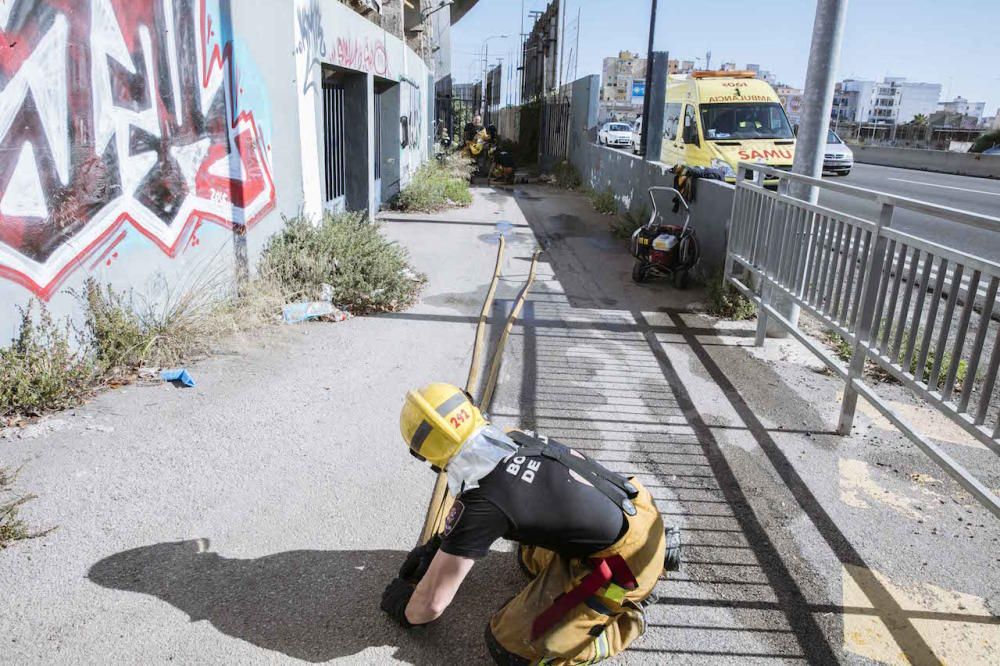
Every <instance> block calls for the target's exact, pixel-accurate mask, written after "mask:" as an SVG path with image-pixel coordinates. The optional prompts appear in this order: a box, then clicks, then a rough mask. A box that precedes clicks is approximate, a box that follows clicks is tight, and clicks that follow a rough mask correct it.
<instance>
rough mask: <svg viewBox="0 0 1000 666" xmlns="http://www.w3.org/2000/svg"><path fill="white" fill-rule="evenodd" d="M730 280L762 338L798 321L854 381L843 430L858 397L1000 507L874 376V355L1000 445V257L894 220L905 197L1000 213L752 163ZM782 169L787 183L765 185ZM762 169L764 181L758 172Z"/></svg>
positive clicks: (736, 205)
mask: <svg viewBox="0 0 1000 666" xmlns="http://www.w3.org/2000/svg"><path fill="white" fill-rule="evenodd" d="M739 174H740V179H739V181H738V182H737V184H736V195H735V198H734V200H733V211H732V221H731V227H730V230H729V248H728V252H727V254H726V273H725V275H726V280H727V281H728V282H729V283H730V284H732V285H733V286H735V287H736V288H737V289H738V290H739V291H740V292H742V293H743V294H744V295H745V296H746V297H748V298H750V299H751V300H753V301H754V302H755V303H756V304H757V305H758V314H759V316H758V322H757V344H758V345H762V344H763V343H764V336H765V332H766V328H767V325H768V321H771V322H774V323H777V324H779V325H780V326H781V327H783V328H784V329H786V330H788V332H789V333H791V334H792V335H793V336H794V337H795V338H797V339H798V340H799V341H800V342H802V344H804V345H805V346H806V347H808V348H809V349H810V350H811V351H812V352H813V353H815V354H816V355H817V356H819V357H820V358H821V359H822V360H823V361H824V362H825V363H826V364H827V366H829V367H830V369H831V370H832V371H833V372H834V373H836V374H837V375H839V376H840V377H841V378H842V379H843V380H844V381H845V382H846V387H845V391H844V400H843V404H842V407H841V416H840V423H839V428H838V431H839V432H840V433H841V434H848V433H849V432H850V430H851V427H852V424H853V422H854V413H855V407H856V405H857V399H858V396H863V397H864V398H865V399H867V400H868V401H869V402H870V403H871V404H872V405H873V406H874V407H875V408H876V409H877V410H878V411H879V412H881V413H882V415H883V416H885V417H886V418H887V419H888V420H889V421H891V422H892V423H893V424H894V425H895V426H896V427H897V428H899V429H900V431H902V432H903V433H904V434H905V435H906V436H907V437H909V438H910V440H912V441H913V442H914V443H915V444H917V446H919V447H920V448H921V449H922V450H923V451H924V452H925V453H926V454H927V455H928V456H929V457H930V458H931V459H932V460H933V461H934V462H935V463H937V465H939V466H940V467H941V468H942V469H943V470H944V471H945V472H947V473H948V474H949V475H951V476H952V477H953V478H954V479H955V480H956V481H958V483H959V484H961V485H962V486H963V487H964V488H965V489H966V490H967V491H968V492H969V493H971V494H972V495H973V496H974V497H975V498H976V499H977V500H979V501H980V502H981V503H982V504H983V505H985V506H986V507H987V508H988V509H989V510H990V511H992V512H993V514H994V515H996V516H997V517H1000V499H998V498H997V497H996V495H995V494H994V493H993V492H992V491H991V490H990V489H989V488H988V487H987V486H986V485H985V484H983V483H982V482H981V481H979V480H978V479H977V478H976V477H975V476H974V475H973V473H971V472H970V471H969V470H967V469H965V468H964V467H963V466H962V465H960V464H959V463H958V462H957V461H955V460H954V459H953V458H952V457H951V456H949V455H948V453H947V452H945V451H944V450H943V449H942V448H941V447H940V446H938V445H937V444H936V443H934V442H933V441H931V440H930V439H928V438H927V437H925V436H923V435H921V434H920V433H919V432H917V430H916V429H915V428H914V427H912V426H911V425H910V424H908V423H907V422H906V421H905V420H904V419H903V418H902V417H901V416H900V415H899V414H898V413H897V412H896V411H895V410H894V409H893V407H892V406H891V404H890V403H889V402H887V401H885V400H883V399H882V398H881V397H880V396H879V395H878V394H877V393H876V385H873V384H870V383H868V382H867V381H866V376H865V365H866V363H867V364H874V365H875V366H876V367H877V368H879V369H881V370H882V371H883V372H885V373H887V374H889V375H891V376H892V377H894V378H895V379H896V380H898V381H899V382H900V383H901V384H903V385H904V386H905V387H906V388H908V389H909V390H910V391H912V392H913V393H914V394H915V395H917V396H918V397H920V398H922V399H923V400H925V401H926V402H927V403H928V404H930V405H931V406H933V407H934V408H935V409H936V410H937V411H938V412H939V413H941V414H942V415H944V416H947V417H948V418H949V419H951V420H952V421H954V422H955V423H957V424H958V425H959V426H961V427H962V428H963V429H964V430H965V431H966V432H968V433H969V434H971V435H972V436H973V437H975V438H976V439H977V440H978V441H979V442H981V443H983V444H984V445H985V446H986V447H987V448H988V449H990V450H992V451H993V453H997V454H1000V405H998V403H1000V401H998V400H997V399H996V398H995V397H994V391H995V389H996V379H997V372H998V370H1000V330H998V329H1000V326H998V325H997V322H995V321H993V313H994V309H995V307H996V297H997V291H998V287H1000V264H996V263H993V262H991V261H987V260H985V259H981V258H979V257H974V256H972V255H969V254H966V253H964V252H960V251H958V250H955V249H953V248H949V247H945V246H942V245H938V244H936V243H932V242H930V241H927V240H925V239H923V238H920V237H917V236H913V235H911V234H907V233H904V232H902V231H899V230H897V229H894V228H893V227H892V218H893V212H894V211H895V209H897V208H901V209H907V210H912V211H917V212H920V213H923V214H925V215H930V216H933V217H935V218H937V219H941V220H948V221H950V222H956V223H960V224H965V225H968V226H970V227H977V228H981V229H989V230H991V231H1000V218H995V217H990V216H986V215H978V214H974V213H967V212H964V211H959V210H955V209H952V208H945V207H943V206H937V205H934V204H929V203H925V202H922V201H915V200H913V199H906V198H902V197H894V196H891V195H888V194H885V193H881V192H874V191H871V190H865V189H862V188H858V187H851V186H849V185H842V184H839V183H831V182H828V181H823V180H820V179H814V178H807V177H805V176H800V175H797V174H792V173H789V172H786V171H780V170H777V169H772V168H770V167H765V166H762V165H757V164H747V163H741V164H740V165H739ZM764 178H767V179H768V180H771V179H777V180H778V190H777V191H776V192H775V191H771V190H769V189H766V188H765V187H764V186H763V180H764ZM751 179H752V180H751ZM791 183H797V184H800V185H804V186H814V187H818V188H821V189H826V190H831V191H836V192H839V193H841V194H846V195H849V196H851V197H855V198H857V199H864V200H868V201H874V202H876V203H878V204H879V205H880V206H881V214H880V216H879V219H878V220H876V221H871V220H865V219H861V218H858V217H854V216H852V215H848V214H846V213H841V212H839V211H835V210H832V209H830V208H825V207H823V206H819V205H816V204H811V203H808V202H806V201H803V200H801V199H798V198H794V197H791V196H789V195H788V192H787V191H788V188H789V185H790V184H791ZM781 297H784V298H785V299H790V300H792V301H793V302H794V303H796V304H798V305H799V306H800V307H801V308H802V309H803V310H805V311H807V312H809V313H810V314H812V315H813V316H815V317H817V318H818V319H819V320H820V321H822V322H823V324H824V325H825V326H827V327H828V328H830V329H832V330H833V331H836V332H837V333H838V334H839V335H840V336H842V337H843V339H844V340H846V341H847V343H848V344H849V345H850V346H851V349H852V357H851V362H850V366H849V368H848V369H846V370H845V369H844V368H842V367H841V365H840V364H839V363H837V361H836V360H835V358H834V357H833V356H832V354H831V353H830V352H828V351H826V350H825V349H824V348H823V347H821V346H820V345H819V344H817V343H816V342H815V341H814V340H812V339H811V338H809V337H808V336H806V335H805V334H803V333H802V332H801V331H799V330H798V329H797V327H795V326H794V325H792V323H791V322H790V321H789V320H788V319H787V318H786V317H785V316H784V315H783V314H782V313H781V312H779V311H778V310H777V309H776V308H775V307H774V305H773V303H774V301H775V299H776V298H781Z"/></svg>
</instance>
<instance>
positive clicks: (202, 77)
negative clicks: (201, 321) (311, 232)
mask: <svg viewBox="0 0 1000 666" xmlns="http://www.w3.org/2000/svg"><path fill="white" fill-rule="evenodd" d="M206 3H207V0H88V1H87V2H80V0H20V2H19V3H17V4H16V8H17V9H16V12H17V15H16V17H14V18H11V17H6V16H4V15H3V13H2V12H0V44H4V45H9V48H5V49H4V51H3V52H2V57H0V278H5V279H9V280H12V281H14V282H17V283H18V284H21V285H23V286H24V287H26V288H28V289H30V290H31V291H32V292H34V293H35V294H36V295H37V296H39V297H40V298H42V299H48V298H49V297H51V295H52V294H53V293H54V292H55V290H56V289H58V287H59V285H60V284H61V283H62V282H63V281H64V280H65V279H66V278H67V277H68V276H69V275H70V274H71V273H72V272H73V271H74V270H75V269H76V268H77V267H79V266H82V265H83V264H84V263H85V262H88V260H90V261H89V262H88V263H89V266H90V267H91V269H95V268H98V267H99V266H101V265H103V266H110V265H111V263H112V260H114V259H116V258H117V257H118V254H119V252H122V253H123V256H124V253H125V252H126V249H127V248H129V247H130V245H129V244H126V245H122V246H120V247H119V243H121V242H122V240H123V239H124V238H125V235H126V225H130V226H131V227H132V228H134V229H135V230H137V231H138V232H139V233H141V234H142V235H143V236H144V237H146V238H148V239H149V240H150V241H152V242H153V243H154V244H155V245H156V246H157V247H158V248H159V249H160V250H161V251H162V252H164V253H165V254H166V255H168V256H171V257H173V256H176V255H177V253H179V252H181V251H183V250H184V249H185V248H188V247H195V246H197V245H198V242H197V239H194V241H193V242H192V238H191V233H192V232H191V230H192V229H195V228H197V226H198V225H200V224H201V223H202V222H210V223H214V224H217V225H221V226H224V227H231V228H237V229H246V228H249V227H251V226H253V224H254V223H256V222H257V221H258V220H260V219H261V217H263V216H264V215H265V214H267V212H269V211H270V210H271V209H273V207H274V202H275V188H274V182H273V179H272V177H271V173H270V166H269V158H268V149H267V148H266V147H265V146H266V143H267V142H266V141H264V139H263V135H262V132H261V128H260V126H259V124H258V121H257V119H256V118H255V116H254V112H253V110H252V109H249V108H246V106H245V105H243V104H242V103H241V95H242V94H243V92H244V90H246V89H249V88H250V86H251V85H253V82H251V81H245V80H243V79H244V76H243V73H242V72H241V70H240V69H239V68H238V67H237V66H236V63H235V58H234V57H233V44H232V42H231V40H230V38H229V37H228V35H226V34H223V33H226V32H227V31H228V28H221V27H220V26H222V25H224V24H227V20H223V19H220V18H218V17H214V16H213V15H212V13H211V12H210V11H209V10H208V7H207V4H206ZM12 16H13V15H12ZM15 18H16V20H14V19H15ZM122 248H126V249H122ZM91 258H94V259H91Z"/></svg>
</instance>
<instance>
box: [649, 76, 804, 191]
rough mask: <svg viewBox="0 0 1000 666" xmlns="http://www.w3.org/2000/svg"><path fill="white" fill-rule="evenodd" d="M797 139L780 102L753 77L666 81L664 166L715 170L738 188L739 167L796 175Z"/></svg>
mask: <svg viewBox="0 0 1000 666" xmlns="http://www.w3.org/2000/svg"><path fill="white" fill-rule="evenodd" d="M794 158H795V134H794V133H793V132H792V126H791V124H790V123H789V122H788V117H787V116H786V115H785V110H784V108H782V106H781V100H780V99H779V98H778V95H777V94H776V93H775V92H774V89H773V88H771V86H770V85H769V84H768V83H767V81H762V80H760V79H757V78H755V77H754V73H753V72H733V71H730V72H714V71H712V72H709V71H705V72H693V73H691V74H690V75H681V76H671V77H670V78H669V79H668V80H667V106H666V114H665V116H664V119H663V144H662V149H661V151H660V160H661V161H663V162H665V163H666V164H684V165H686V166H697V167H712V168H718V169H722V171H723V172H725V176H726V181H727V182H730V183H732V182H735V180H736V165H737V164H738V163H739V162H758V163H762V164H766V165H768V166H771V167H776V168H780V169H791V167H792V160H793V159H794Z"/></svg>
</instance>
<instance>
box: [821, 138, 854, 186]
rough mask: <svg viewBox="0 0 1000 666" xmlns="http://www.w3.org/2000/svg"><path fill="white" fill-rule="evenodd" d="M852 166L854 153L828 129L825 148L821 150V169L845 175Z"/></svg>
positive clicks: (849, 171)
mask: <svg viewBox="0 0 1000 666" xmlns="http://www.w3.org/2000/svg"><path fill="white" fill-rule="evenodd" d="M853 167H854V153H852V152H851V149H850V148H848V147H847V144H846V143H844V141H843V139H841V138H840V137H839V136H837V133H836V132H834V131H833V130H830V131H829V133H828V134H827V135H826V150H824V151H823V171H824V172H825V173H832V174H836V175H838V176H846V175H847V174H849V173H851V169H852V168H853Z"/></svg>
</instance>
